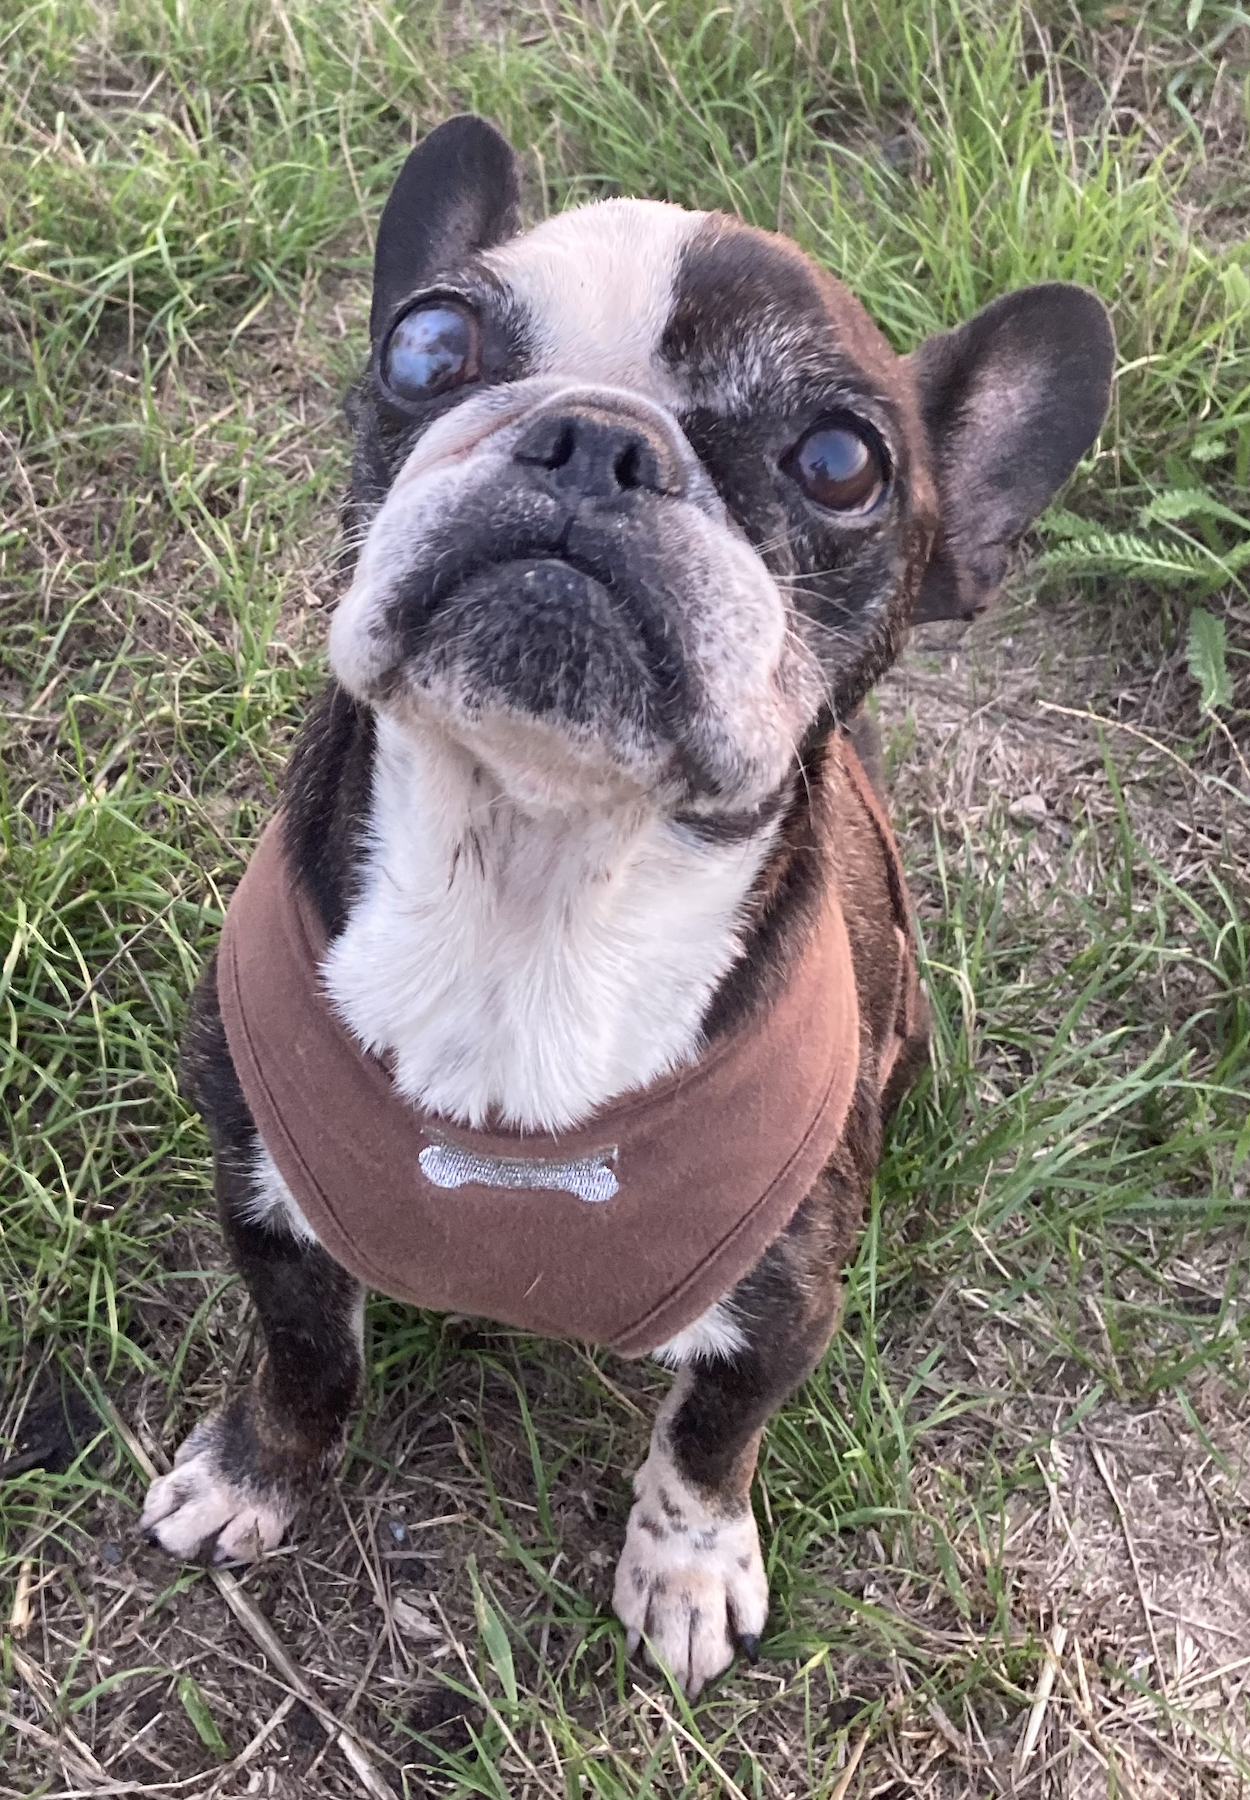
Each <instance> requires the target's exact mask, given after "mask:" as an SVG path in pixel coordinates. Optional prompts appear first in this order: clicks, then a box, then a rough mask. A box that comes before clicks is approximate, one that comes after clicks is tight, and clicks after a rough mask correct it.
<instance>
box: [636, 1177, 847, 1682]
mask: <svg viewBox="0 0 1250 1800" xmlns="http://www.w3.org/2000/svg"><path fill="white" fill-rule="evenodd" d="M830 1198H831V1196H830V1193H829V1191H828V1188H827V1187H825V1186H824V1184H822V1190H821V1191H820V1192H818V1194H814V1195H812V1196H811V1197H810V1198H809V1200H807V1201H806V1202H805V1203H804V1205H803V1207H801V1208H800V1211H799V1215H798V1216H797V1217H796V1219H795V1221H794V1222H793V1223H792V1224H791V1226H790V1228H789V1230H788V1231H787V1232H786V1234H785V1236H784V1237H782V1238H781V1239H779V1240H778V1242H777V1243H775V1244H774V1245H773V1246H772V1247H771V1249H770V1250H769V1251H768V1252H767V1253H766V1255H765V1256H764V1257H763V1259H762V1260H761V1262H760V1263H759V1264H758V1265H757V1267H756V1268H755V1269H754V1270H752V1272H751V1274H750V1275H748V1276H747V1277H746V1278H745V1279H744V1280H743V1281H741V1282H739V1284H738V1286H737V1287H736V1288H735V1289H734V1291H733V1293H732V1294H731V1295H730V1296H729V1298H728V1302H727V1303H726V1304H725V1305H724V1306H723V1307H718V1308H714V1309H713V1311H714V1313H715V1314H717V1315H718V1320H719V1323H720V1326H721V1330H720V1337H721V1344H720V1348H719V1349H718V1350H717V1352H716V1354H715V1356H714V1359H705V1360H700V1361H690V1362H687V1363H686V1364H685V1365H684V1366H683V1367H682V1368H681V1370H680V1373H679V1374H678V1377H677V1380H676V1381H675V1382H674V1384H673V1388H672V1391H671V1392H670V1393H669V1395H668V1397H667V1399H666V1400H665V1402H664V1404H663V1405H662V1406H661V1408H660V1410H659V1413H658V1414H657V1416H656V1421H655V1428H654V1430H653V1432H652V1434H651V1448H650V1451H649V1453H648V1455H647V1459H646V1461H645V1462H644V1463H643V1465H642V1467H641V1468H640V1469H639V1471H638V1473H637V1475H636V1476H635V1477H634V1504H633V1508H632V1510H631V1512H630V1515H629V1524H628V1527H627V1529H626V1534H625V1548H624V1550H623V1551H622V1553H621V1560H620V1562H619V1563H618V1565H617V1571H616V1584H615V1589H614V1592H613V1606H614V1607H615V1610H616V1613H617V1616H618V1618H619V1619H620V1620H621V1622H622V1624H623V1625H624V1626H625V1628H626V1633H627V1642H628V1646H629V1649H630V1650H631V1651H632V1650H633V1649H635V1648H636V1647H637V1645H638V1643H639V1641H640V1639H642V1638H644V1637H645V1639H646V1640H647V1643H648V1648H649V1652H650V1654H651V1657H652V1660H653V1661H658V1662H661V1663H663V1664H664V1665H665V1667H667V1668H668V1669H669V1670H670V1671H671V1673H672V1674H673V1676H674V1677H675V1678H676V1679H677V1681H679V1682H680V1684H681V1685H682V1687H683V1688H684V1689H685V1691H686V1693H687V1694H688V1695H690V1697H691V1698H693V1697H694V1695H696V1694H697V1693H698V1692H699V1690H700V1688H701V1687H702V1686H703V1684H704V1682H706V1681H709V1680H711V1678H712V1677H713V1676H715V1675H719V1674H720V1673H721V1671H722V1670H724V1669H726V1668H728V1667H729V1664H730V1663H731V1662H732V1661H733V1656H734V1649H735V1645H741V1647H742V1649H743V1650H744V1651H745V1653H746V1654H747V1656H748V1657H750V1658H752V1659H754V1656H755V1654H756V1650H757V1648H758V1644H759V1639H760V1636H761V1634H762V1632H763V1630H764V1624H765V1620H766V1618H767V1615H768V1580H767V1577H766V1576H765V1573H764V1562H763V1558H762V1556H761V1554H760V1542H759V1532H758V1530H757V1529H756V1524H755V1515H754V1513H753V1512H752V1510H751V1481H752V1478H753V1476H754V1474H755V1462H756V1456H757V1454H758V1451H759V1445H760V1438H761V1436H762V1434H763V1428H764V1426H765V1424H766V1423H767V1421H768V1419H769V1418H770V1417H771V1416H772V1414H773V1413H774V1412H775V1411H776V1410H777V1408H778V1407H779V1406H780V1405H781V1404H782V1402H783V1401H784V1400H785V1399H786V1398H787V1397H788V1396H789V1395H790V1394H791V1393H792V1392H793V1390H794V1389H795V1388H796V1387H797V1386H798V1385H799V1383H800V1382H801V1381H802V1380H803V1379H804V1378H805V1377H806V1376H807V1375H809V1374H810V1373H811V1371H812V1369H813V1368H814V1367H815V1366H816V1364H817V1362H818V1361H819V1359H820V1356H821V1353H822V1352H823V1350H824V1348H825V1346H826V1344H827V1343H828V1341H829V1338H830V1337H831V1335H832V1333H833V1328H834V1326H835V1324H836V1323H837V1317H838V1307H839V1303H840V1298H841V1284H840V1280H839V1273H838V1271H839V1267H840V1263H841V1258H842V1255H843V1254H844V1253H845V1240H844V1233H843V1232H842V1231H841V1230H838V1229H836V1225H837V1224H840V1223H841V1221H842V1220H843V1219H845V1217H846V1214H847V1209H845V1208H838V1207H836V1206H834V1207H831V1206H830ZM831 1227H833V1229H831ZM845 1235H849V1234H845ZM835 1238H836V1240H837V1241H836V1242H835V1241H834V1239H835ZM683 1338H686V1339H690V1338H692V1334H689V1333H687V1334H683ZM681 1345H682V1339H676V1340H674V1343H673V1346H672V1347H671V1351H670V1354H672V1355H679V1354H681ZM693 1347H694V1346H693V1343H692V1348H693ZM696 1353H697V1352H696ZM705 1356H706V1353H705Z"/></svg>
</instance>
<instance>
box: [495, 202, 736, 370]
mask: <svg viewBox="0 0 1250 1800" xmlns="http://www.w3.org/2000/svg"><path fill="white" fill-rule="evenodd" d="M706 217H707V215H706V213H697V212H686V211H685V210H684V208H682V207H680V206H669V205H666V204H665V203H664V202H662V201H659V200H600V201H598V202H597V203H595V204H594V205H591V206H582V207H578V208H576V209H575V210H574V211H572V212H567V213H560V214H559V215H558V216H557V217H556V218H554V219H548V220H546V222H545V223H544V224H542V225H539V226H537V227H536V228H535V229H534V230H533V231H530V232H527V233H526V234H525V236H524V237H519V238H513V239H512V240H511V242H510V243H507V244H504V245H503V246H502V247H501V248H500V249H498V250H492V251H491V252H490V253H489V254H488V256H487V257H486V259H485V260H486V263H487V265H488V266H489V267H490V268H491V269H493V270H494V272H495V273H496V274H497V275H498V276H499V277H500V278H501V279H502V280H503V281H504V282H506V283H507V285H508V287H509V288H510V289H511V291H512V293H513V294H514V295H515V296H516V298H517V300H518V301H519V303H520V304H521V306H522V307H523V308H524V309H525V311H526V313H527V314H528V316H529V320H530V325H531V328H532V330H533V333H534V340H535V343H534V347H535V351H536V353H537V354H536V368H535V372H536V373H543V374H546V373H552V374H559V375H568V376H573V377H576V378H578V379H581V380H586V381H593V382H595V383H596V384H601V385H609V386H615V387H627V388H632V389H633V390H634V391H635V392H639V393H644V394H647V395H649V396H650V397H651V398H652V399H655V400H658V401H660V403H661V404H669V405H671V404H672V402H673V401H674V399H675V398H676V389H675V387H674V384H673V381H672V379H671V377H670V375H669V373H668V371H667V370H666V369H665V368H664V367H663V365H662V364H661V362H660V359H659V355H658V351H659V346H660V339H661V337H662V336H663V333H664V327H665V325H666V324H667V323H668V316H669V312H670V311H671V308H672V299H673V284H674V279H675V276H676V272H677V266H678V262H679V260H680V257H681V253H682V250H683V249H684V248H685V246H686V244H687V243H688V242H689V241H690V239H691V238H692V237H693V236H694V234H695V233H696V232H697V231H698V230H699V228H700V226H701V225H702V224H703V221H704V220H705V218H706Z"/></svg>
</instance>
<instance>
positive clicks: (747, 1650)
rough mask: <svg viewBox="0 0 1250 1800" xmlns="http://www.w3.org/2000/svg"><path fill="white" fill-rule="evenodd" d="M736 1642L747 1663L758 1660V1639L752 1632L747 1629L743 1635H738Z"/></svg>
mask: <svg viewBox="0 0 1250 1800" xmlns="http://www.w3.org/2000/svg"><path fill="white" fill-rule="evenodd" d="M738 1644H739V1647H740V1649H741V1651H742V1654H743V1655H744V1656H745V1657H746V1659H747V1661H748V1662H749V1663H757V1662H758V1661H759V1660H760V1640H759V1639H758V1638H757V1637H756V1636H755V1635H754V1634H753V1633H752V1632H749V1631H748V1632H747V1634H746V1636H745V1637H740V1638H739V1639H738Z"/></svg>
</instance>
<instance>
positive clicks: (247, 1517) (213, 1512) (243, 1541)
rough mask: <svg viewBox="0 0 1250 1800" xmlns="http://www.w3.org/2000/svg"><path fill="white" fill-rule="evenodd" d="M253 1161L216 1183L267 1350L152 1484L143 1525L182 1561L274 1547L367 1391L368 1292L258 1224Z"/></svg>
mask: <svg viewBox="0 0 1250 1800" xmlns="http://www.w3.org/2000/svg"><path fill="white" fill-rule="evenodd" d="M251 1142H252V1148H253V1151H254V1149H255V1138H254V1136H253V1137H252V1140H251ZM254 1162H255V1158H254V1155H253V1156H250V1157H248V1158H247V1159H245V1160H243V1161H242V1162H241V1161H240V1159H238V1158H236V1157H231V1156H226V1155H223V1154H222V1152H221V1150H220V1148H219V1150H218V1157H217V1187H218V1204H219V1208H220V1212H221V1217H222V1223H223V1226H224V1228H225V1233H226V1238H227V1241H228V1243H229V1245H230V1250H231V1255H232V1258H233V1261H234V1264H235V1267H236V1268H237V1269H238V1271H239V1273H240V1274H241V1275H242V1277H243V1279H244V1281H245V1282H246V1284H247V1287H248V1291H249V1292H250V1294H251V1296H252V1300H253V1302H254V1303H255V1306H256V1310H257V1313H258V1315H259V1318H260V1325H261V1330H262V1332H263V1334H264V1340H265V1350H264V1354H263V1356H262V1358H261V1362H260V1366H259V1368H258V1369H257V1371H256V1375H255V1378H254V1379H253V1381H252V1383H251V1385H250V1387H249V1388H247V1389H246V1390H245V1391H244V1392H243V1393H242V1394H238V1395H236V1396H235V1397H234V1398H233V1399H231V1400H228V1401H227V1402H226V1404H225V1405H224V1406H222V1407H221V1408H220V1409H218V1410H217V1411H215V1412H212V1413H210V1414H209V1415H208V1417H207V1418H204V1419H201V1421H200V1423H199V1424H198V1425H197V1426H196V1427H195V1429H194V1430H193V1431H192V1432H191V1434H190V1436H189V1437H188V1438H187V1439H186V1441H185V1442H184V1443H183V1444H182V1446H181V1447H180V1449H179V1450H178V1453H177V1456H176V1457H175V1459H174V1467H173V1469H172V1470H171V1471H170V1473H169V1474H168V1475H162V1476H160V1477H159V1478H158V1479H157V1480H156V1481H154V1482H153V1483H152V1486H151V1487H150V1488H149V1490H148V1496H147V1501H146V1503H145V1505H144V1508H143V1517H142V1519H141V1521H140V1525H141V1528H142V1529H144V1530H146V1531H147V1532H148V1534H149V1536H150V1537H151V1539H152V1540H153V1541H154V1542H157V1543H159V1544H160V1545H161V1546H162V1547H163V1548H164V1549H166V1550H168V1551H169V1552H170V1553H171V1555H174V1556H178V1557H181V1558H182V1559H183V1560H184V1561H194V1562H208V1561H212V1562H234V1561H244V1562H247V1561H252V1560H253V1559H254V1558H256V1557H258V1556H260V1555H262V1554H263V1553H264V1552H265V1551H266V1550H271V1549H273V1548H274V1546H275V1545H276V1544H277V1543H278V1542H279V1540H280V1539H281V1537H282V1535H283V1533H284V1532H285V1530H286V1529H287V1526H288V1525H289V1524H290V1523H291V1521H292V1520H293V1519H294V1517H295V1515H296V1513H297V1512H299V1510H300V1509H301V1507H302V1506H303V1504H304V1502H305V1501H306V1499H307V1498H308V1496H309V1494H310V1492H311V1491H312V1490H313V1489H314V1488H315V1487H316V1485H317V1484H318V1483H319V1482H320V1481H321V1480H322V1479H324V1477H325V1476H326V1475H327V1474H328V1473H329V1471H330V1469H331V1468H332V1467H333V1465H334V1463H335V1462H336V1461H337V1459H338V1457H339V1455H340V1453H341V1451H342V1448H343V1443H344V1439H345V1435H346V1431H347V1425H348V1421H349V1419H350V1416H351V1411H352V1407H353V1406H354V1404H355V1401H356V1397H357V1395H358V1393H359V1391H360V1386H361V1374H362V1356H361V1328H362V1319H363V1300H364V1291H363V1289H362V1288H361V1286H360V1284H359V1283H358V1282H357V1281H356V1280H355V1279H354V1278H353V1277H352V1276H350V1275H348V1274H347V1273H346V1272H345V1271H344V1270H343V1269H341V1268H339V1266H338V1264H337V1263H335V1262H333V1261H332V1260H331V1259H330V1257H329V1256H327V1254H326V1252H325V1251H324V1250H323V1249H322V1248H321V1246H320V1244H318V1243H316V1242H315V1241H314V1240H312V1239H310V1238H308V1237H305V1236H304V1235H302V1234H298V1233H297V1232H295V1231H294V1230H292V1228H291V1225H290V1222H289V1220H288V1219H286V1218H285V1217H284V1216H282V1214H281V1212H280V1211H279V1210H277V1209H272V1208H271V1209H270V1210H269V1212H268V1213H267V1214H266V1215H264V1216H262V1217H261V1218H259V1219H258V1218H257V1216H256V1206H257V1202H256V1194H255V1183H256V1177H255V1175H254V1173H253V1168H254Z"/></svg>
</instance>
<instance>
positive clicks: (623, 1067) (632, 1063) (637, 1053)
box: [323, 718, 772, 1130]
mask: <svg viewBox="0 0 1250 1800" xmlns="http://www.w3.org/2000/svg"><path fill="white" fill-rule="evenodd" d="M771 838H772V832H771V831H770V830H769V829H764V830H763V831H761V833H760V834H759V835H758V836H756V837H755V838H753V839H752V840H751V841H750V842H748V843H745V844H734V845H729V846H708V845H705V844H698V843H695V842H690V841H687V840H686V839H685V837H684V836H683V834H682V833H680V832H679V831H677V830H675V829H674V828H673V827H672V826H671V825H669V824H667V823H666V822H665V821H664V820H663V819H662V818H660V817H659V816H658V815H657V814H655V813H654V812H652V811H650V810H649V809H646V808H645V807H644V806H642V805H641V804H639V805H637V806H634V807H626V806H624V805H623V804H622V805H617V806H596V807H594V808H593V809H592V808H588V809H587V810H586V811H585V812H582V813H575V814H570V813H569V812H567V811H551V812H546V813H541V814H539V815H537V816H533V815H527V814H524V813H522V812H520V811H519V810H518V809H517V808H516V807H515V806H514V805H513V803H512V802H511V801H509V800H508V799H507V798H506V797H505V796H504V795H503V794H502V793H501V791H500V790H499V788H498V787H497V786H496V785H495V784H494V783H493V781H492V780H491V778H490V777H489V776H488V775H486V774H484V772H483V771H482V769H481V768H480V766H478V765H476V764H475V763H474V761H473V759H472V758H471V757H470V756H468V755H467V753H465V752H464V751H462V750H460V749H458V748H457V747H455V746H452V745H448V744H447V743H446V742H445V740H437V739H435V738H434V737H433V735H430V736H429V738H428V740H427V737H426V734H424V733H420V734H418V733H416V732H410V731H409V730H408V729H407V728H401V727H400V726H399V725H397V724H396V723H395V722H394V721H391V720H388V719H386V718H382V719H380V720H379V726H378V751H377V761H376V765H375V773H374V791H373V815H372V820H371V844H370V848H369V851H368V854H367V856H366V860H365V868H364V876H363V884H362V888H361V892H360V896H359V898H358V900H357V901H356V902H355V904H354V905H353V907H352V911H351V915H350V918H349V920H348V924H347V926H346V928H345V930H344V931H343V933H342V934H341V936H340V937H339V938H338V939H337V940H336V941H335V943H334V945H333V946H332V948H331V950H330V952H329V953H328V955H327V957H326V960H325V963H324V965H323V974H324V977H325V982H326V987H327V990H328V992H329V994H330V997H331V999H332V1000H333V1002H334V1004H335V1006H336V1008H337V1010H338V1012H339V1014H340V1015H341V1017H342V1018H343V1019H344V1021H345V1022H346V1023H347V1024H348V1025H349V1026H350V1027H351V1029H352V1030H353V1031H354V1032H355V1033H356V1035H357V1036H358V1037H359V1038H360V1039H361V1041H362V1043H363V1044H364V1045H365V1046H366V1047H367V1048H368V1049H370V1050H372V1051H373V1052H374V1053H375V1054H377V1055H389V1056H390V1057H391V1058H392V1059H393V1064H392V1066H393V1070H394V1078H395V1083H396V1086H397V1087H398V1088H399V1090H400V1091H401V1092H402V1093H404V1094H405V1095H407V1096H408V1097H410V1098H411V1099H414V1100H416V1101H418V1102H419V1103H420V1104H422V1105H423V1106H425V1107H427V1108H429V1109H430V1110H432V1111H435V1112H438V1113H441V1114H442V1115H443V1116H444V1117H446V1118H448V1119H454V1120H456V1121H459V1122H461V1123H464V1124H468V1125H481V1124H483V1123H485V1122H486V1120H487V1118H488V1116H489V1115H491V1114H492V1113H494V1114H497V1115H498V1116H499V1117H500V1118H502V1119H503V1120H504V1121H506V1122H507V1123H508V1124H511V1125H516V1126H521V1127H529V1128H530V1129H535V1130H544V1129H545V1130H558V1129H561V1128H564V1127H567V1126H570V1125H573V1124H576V1123H577V1122H578V1121H579V1120H581V1119H583V1118H585V1117H586V1116H587V1115H588V1114H589V1113H590V1112H592V1111H593V1110H594V1109H595V1108H596V1107H597V1106H600V1105H602V1104H603V1103H604V1102H605V1101H607V1100H609V1099H611V1098H613V1097H614V1096H615V1095H617V1094H620V1093H623V1092H625V1091H626V1090H628V1089H630V1088H635V1087H640V1086H643V1085H645V1084H646V1083H647V1082H649V1081H651V1080H653V1079H654V1078H656V1077H657V1076H659V1075H662V1074H664V1073H665V1072H667V1071H668V1070H671V1069H673V1068H676V1067H678V1066H679V1065H680V1064H682V1063H683V1062H685V1061H688V1060H690V1059H692V1058H693V1057H694V1056H695V1055H697V1054H698V1051H699V1048H700V1042H701V1039H700V1024H701V1021H702V1018H703V1015H704V1013H705V1011H706V1008H707V1005H708V1002H709V1000H710V998H711V996H712V994H713V992H714V991H715V989H716V987H717V985H718V984H719V982H720V981H721V980H722V979H723V977H724V976H725V974H726V973H727V971H728V970H729V968H730V967H731V965H732V963H733V962H734V960H735V958H736V956H737V954H738V951H739V947H740V936H739V922H740V917H741V912H742V907H743V902H744V901H745V898H746V895H747V893H748V891H749V889H750V887H751V883H752V881H753V880H754V878H755V876H756V874H757V873H758V870H759V868H760V864H761V862H762V861H763V859H764V856H765V855H766V853H767V849H768V846H769V843H770V842H771Z"/></svg>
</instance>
